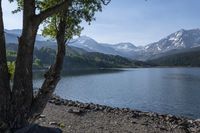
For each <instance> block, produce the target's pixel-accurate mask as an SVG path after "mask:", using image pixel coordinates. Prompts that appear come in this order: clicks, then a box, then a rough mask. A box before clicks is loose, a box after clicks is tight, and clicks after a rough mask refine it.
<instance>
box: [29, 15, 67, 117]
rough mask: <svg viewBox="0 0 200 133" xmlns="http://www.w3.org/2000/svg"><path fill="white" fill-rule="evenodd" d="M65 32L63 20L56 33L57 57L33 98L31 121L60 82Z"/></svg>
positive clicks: (39, 112)
mask: <svg viewBox="0 0 200 133" xmlns="http://www.w3.org/2000/svg"><path fill="white" fill-rule="evenodd" d="M65 30H66V22H65V19H64V18H63V19H61V20H60V23H59V26H58V32H57V36H56V40H57V55H56V61H55V63H54V65H52V66H51V67H50V69H49V70H48V72H47V73H46V74H45V81H44V83H43V85H42V87H41V89H40V90H39V92H38V95H37V96H36V97H35V99H34V102H33V105H32V119H33V121H34V120H35V119H37V117H38V116H39V115H40V114H41V113H42V112H43V110H44V108H45V106H46V104H47V102H48V100H49V98H50V97H51V96H52V94H53V92H54V90H55V88H56V85H57V83H58V82H59V80H60V73H61V71H62V66H63V61H64V58H65V51H66V47H65V43H66V41H65Z"/></svg>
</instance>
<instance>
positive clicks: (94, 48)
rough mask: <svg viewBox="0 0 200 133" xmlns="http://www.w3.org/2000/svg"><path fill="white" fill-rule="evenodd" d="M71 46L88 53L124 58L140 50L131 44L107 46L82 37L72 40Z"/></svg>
mask: <svg viewBox="0 0 200 133" xmlns="http://www.w3.org/2000/svg"><path fill="white" fill-rule="evenodd" d="M69 46H74V47H78V48H82V49H84V50H86V51H88V52H99V53H104V54H112V55H120V56H124V57H130V55H129V54H130V52H133V51H137V50H138V48H137V47H136V46H134V45H133V44H131V43H119V44H114V45H112V44H106V43H98V42H97V41H95V40H94V39H92V38H90V37H87V36H81V37H79V38H77V39H74V40H72V41H71V42H70V43H69Z"/></svg>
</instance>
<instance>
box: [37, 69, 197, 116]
mask: <svg viewBox="0 0 200 133" xmlns="http://www.w3.org/2000/svg"><path fill="white" fill-rule="evenodd" d="M41 83H42V80H41V79H39V78H38V79H36V80H35V82H34V85H35V87H40V85H41ZM55 93H56V94H57V95H59V96H61V97H62V98H65V99H70V100H78V101H81V102H87V103H90V102H92V103H98V104H104V105H109V106H113V107H128V108H132V109H138V110H142V111H153V112H159V113H167V114H174V115H178V116H185V117H190V118H200V68H138V69H126V70H124V71H116V72H113V71H112V72H111V73H109V72H106V73H104V72H98V73H90V74H88V73H87V74H84V73H82V74H81V75H78V74H74V75H73V74H69V75H67V76H63V78H62V80H61V81H60V82H59V85H58V86H57V89H56V92H55Z"/></svg>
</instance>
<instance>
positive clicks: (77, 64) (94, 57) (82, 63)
mask: <svg viewBox="0 0 200 133" xmlns="http://www.w3.org/2000/svg"><path fill="white" fill-rule="evenodd" d="M7 49H8V50H7V57H8V61H15V58H16V55H17V53H16V51H17V46H16V45H15V44H9V45H7ZM55 56H56V50H54V49H51V48H45V47H43V48H41V49H37V48H35V51H34V62H33V68H34V69H36V68H37V69H43V68H48V67H49V66H50V65H51V64H53V62H54V60H55ZM144 66H150V65H149V64H148V63H144V62H141V61H132V60H129V59H126V58H124V57H121V56H115V55H106V54H102V53H97V52H86V51H85V50H83V49H79V48H75V47H67V52H66V56H65V61H64V66H63V68H64V70H72V69H90V68H122V67H123V68H127V67H144Z"/></svg>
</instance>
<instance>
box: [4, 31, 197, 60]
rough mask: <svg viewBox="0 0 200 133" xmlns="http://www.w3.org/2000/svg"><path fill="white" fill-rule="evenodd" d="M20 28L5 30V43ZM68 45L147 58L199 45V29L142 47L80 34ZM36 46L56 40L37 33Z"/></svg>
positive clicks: (51, 44) (52, 44) (14, 39)
mask: <svg viewBox="0 0 200 133" xmlns="http://www.w3.org/2000/svg"><path fill="white" fill-rule="evenodd" d="M20 34H21V30H18V29H15V30H5V36H6V41H7V43H17V42H18V39H17V38H18V37H19V36H20ZM69 46H73V47H77V48H81V49H84V50H85V51H87V52H99V53H104V54H112V55H120V56H123V57H126V58H130V59H137V60H147V59H150V58H152V57H156V56H157V55H162V56H164V55H165V53H169V51H173V50H176V51H181V50H183V49H190V48H194V47H200V29H192V30H183V29H182V30H179V31H177V32H175V33H172V34H170V35H169V36H167V37H165V38H163V39H161V40H160V41H158V42H155V43H151V44H148V45H146V46H144V47H141V46H140V47H136V46H135V45H133V44H131V43H128V42H127V43H118V44H107V43H98V42H97V41H95V40H94V39H92V38H90V37H87V36H81V37H79V38H77V39H73V40H71V41H70V42H69ZM36 47H37V48H41V47H50V48H56V42H54V41H51V40H49V39H47V38H45V37H43V36H42V35H37V38H36Z"/></svg>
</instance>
